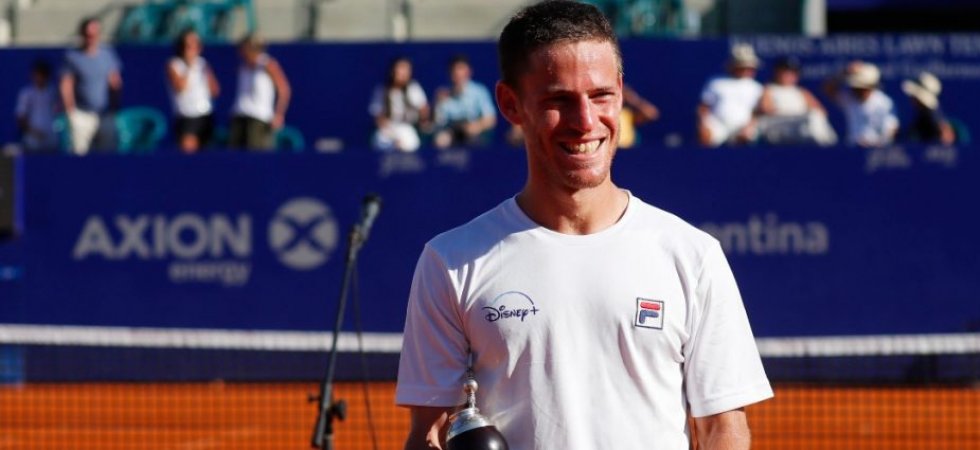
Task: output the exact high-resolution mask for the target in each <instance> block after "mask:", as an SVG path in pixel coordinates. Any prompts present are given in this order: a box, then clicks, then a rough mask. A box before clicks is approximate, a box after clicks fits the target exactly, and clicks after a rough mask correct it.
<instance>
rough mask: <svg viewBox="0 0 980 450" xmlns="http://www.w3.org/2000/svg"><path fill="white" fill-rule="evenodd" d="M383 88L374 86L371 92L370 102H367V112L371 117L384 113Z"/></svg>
mask: <svg viewBox="0 0 980 450" xmlns="http://www.w3.org/2000/svg"><path fill="white" fill-rule="evenodd" d="M384 91H385V90H384V88H382V87H380V86H379V87H376V88H375V89H374V92H372V93H371V102H370V103H368V114H370V115H371V117H378V116H380V115H381V114H384V96H385V92H384Z"/></svg>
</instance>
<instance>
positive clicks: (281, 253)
mask: <svg viewBox="0 0 980 450" xmlns="http://www.w3.org/2000/svg"><path fill="white" fill-rule="evenodd" d="M337 239H338V231H337V221H336V220H334V218H333V214H331V213H330V208H328V207H327V205H324V204H323V203H321V202H320V201H319V200H316V199H313V198H297V199H294V200H292V201H290V202H288V203H286V204H284V205H282V207H281V208H279V210H278V211H276V215H275V216H274V217H273V218H272V222H270V223H269V248H271V249H272V252H273V253H275V254H276V256H277V257H278V258H279V261H280V262H282V263H283V264H284V265H285V266H287V267H289V268H291V269H295V270H312V269H315V268H317V267H320V266H321V265H323V264H324V263H325V262H327V260H329V259H330V255H331V253H333V251H334V249H336V248H337Z"/></svg>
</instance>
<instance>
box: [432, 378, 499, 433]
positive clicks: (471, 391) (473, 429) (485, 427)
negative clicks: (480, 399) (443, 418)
mask: <svg viewBox="0 0 980 450" xmlns="http://www.w3.org/2000/svg"><path fill="white" fill-rule="evenodd" d="M478 387H479V385H477V383H476V380H475V379H473V377H472V376H470V378H469V379H467V380H466V382H464V383H463V392H464V393H466V407H465V408H463V409H461V410H459V411H457V412H456V413H455V414H453V415H452V416H451V417H449V430H448V431H447V432H446V446H447V447H448V450H509V447H507V441H506V440H504V435H503V434H500V431H499V430H497V427H495V426H493V424H491V423H490V421H489V420H487V418H486V417H483V415H481V414H480V410H479V409H477V407H476V390H477V388H478Z"/></svg>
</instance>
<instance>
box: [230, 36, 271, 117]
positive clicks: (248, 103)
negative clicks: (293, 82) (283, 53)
mask: <svg viewBox="0 0 980 450" xmlns="http://www.w3.org/2000/svg"><path fill="white" fill-rule="evenodd" d="M268 64H269V55H267V54H265V53H263V54H261V55H259V57H258V59H257V61H256V64H255V66H254V67H250V66H248V65H246V64H242V65H240V66H239V67H238V94H237V95H236V97H235V104H234V106H233V107H232V114H234V115H236V116H246V117H251V118H253V119H258V120H261V121H263V122H272V118H273V116H275V114H276V111H275V106H276V85H275V83H274V82H273V81H272V76H271V75H269V70H268V69H267V68H266V66H267V65H268Z"/></svg>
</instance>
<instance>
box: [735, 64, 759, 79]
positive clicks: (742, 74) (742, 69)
mask: <svg viewBox="0 0 980 450" xmlns="http://www.w3.org/2000/svg"><path fill="white" fill-rule="evenodd" d="M731 72H732V76H733V77H735V78H755V67H751V66H737V67H732V69H731Z"/></svg>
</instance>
